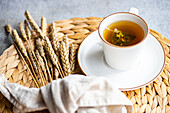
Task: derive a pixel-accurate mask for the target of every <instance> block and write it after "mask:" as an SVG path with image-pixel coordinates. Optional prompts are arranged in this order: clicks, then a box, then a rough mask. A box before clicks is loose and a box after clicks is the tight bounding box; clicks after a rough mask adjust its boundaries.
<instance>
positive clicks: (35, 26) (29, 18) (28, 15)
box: [25, 10, 44, 38]
mask: <svg viewBox="0 0 170 113" xmlns="http://www.w3.org/2000/svg"><path fill="white" fill-rule="evenodd" d="M25 17H26V18H27V20H28V22H29V24H30V25H31V28H32V29H33V30H34V31H35V32H36V33H37V35H38V36H40V37H41V38H43V36H44V35H43V33H42V32H41V29H40V28H39V26H38V25H37V23H36V22H35V21H34V19H33V18H32V16H31V14H30V13H29V12H28V11H27V10H26V11H25Z"/></svg>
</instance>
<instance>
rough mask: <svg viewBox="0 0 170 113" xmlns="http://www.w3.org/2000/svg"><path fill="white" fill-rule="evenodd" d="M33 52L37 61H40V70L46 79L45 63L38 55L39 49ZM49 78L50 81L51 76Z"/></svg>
mask: <svg viewBox="0 0 170 113" xmlns="http://www.w3.org/2000/svg"><path fill="white" fill-rule="evenodd" d="M35 54H36V57H37V58H38V61H39V62H40V66H41V69H42V71H43V72H44V75H45V78H46V80H48V75H47V70H46V67H45V63H44V61H43V59H42V57H41V56H40V53H39V51H38V50H35ZM49 80H50V82H52V78H51V77H50V76H49Z"/></svg>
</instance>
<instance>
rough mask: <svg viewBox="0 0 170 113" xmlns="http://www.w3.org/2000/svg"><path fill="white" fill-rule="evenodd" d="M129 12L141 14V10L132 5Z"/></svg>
mask: <svg viewBox="0 0 170 113" xmlns="http://www.w3.org/2000/svg"><path fill="white" fill-rule="evenodd" d="M129 13H133V14H136V15H139V10H138V9H137V8H134V7H131V8H130V10H129Z"/></svg>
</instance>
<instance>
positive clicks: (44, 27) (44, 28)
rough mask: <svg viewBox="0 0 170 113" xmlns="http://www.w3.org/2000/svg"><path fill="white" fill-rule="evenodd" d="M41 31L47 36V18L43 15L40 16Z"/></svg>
mask: <svg viewBox="0 0 170 113" xmlns="http://www.w3.org/2000/svg"><path fill="white" fill-rule="evenodd" d="M41 31H42V33H43V34H44V36H47V20H46V18H45V17H44V16H42V17H41Z"/></svg>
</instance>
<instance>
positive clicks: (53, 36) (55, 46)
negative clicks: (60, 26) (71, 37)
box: [50, 22, 59, 57]
mask: <svg viewBox="0 0 170 113" xmlns="http://www.w3.org/2000/svg"><path fill="white" fill-rule="evenodd" d="M50 28H51V32H50V37H51V40H52V46H53V49H54V51H55V53H56V55H57V56H58V57H59V41H58V38H57V35H56V29H55V23H54V22H53V23H52V24H51V26H50Z"/></svg>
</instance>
